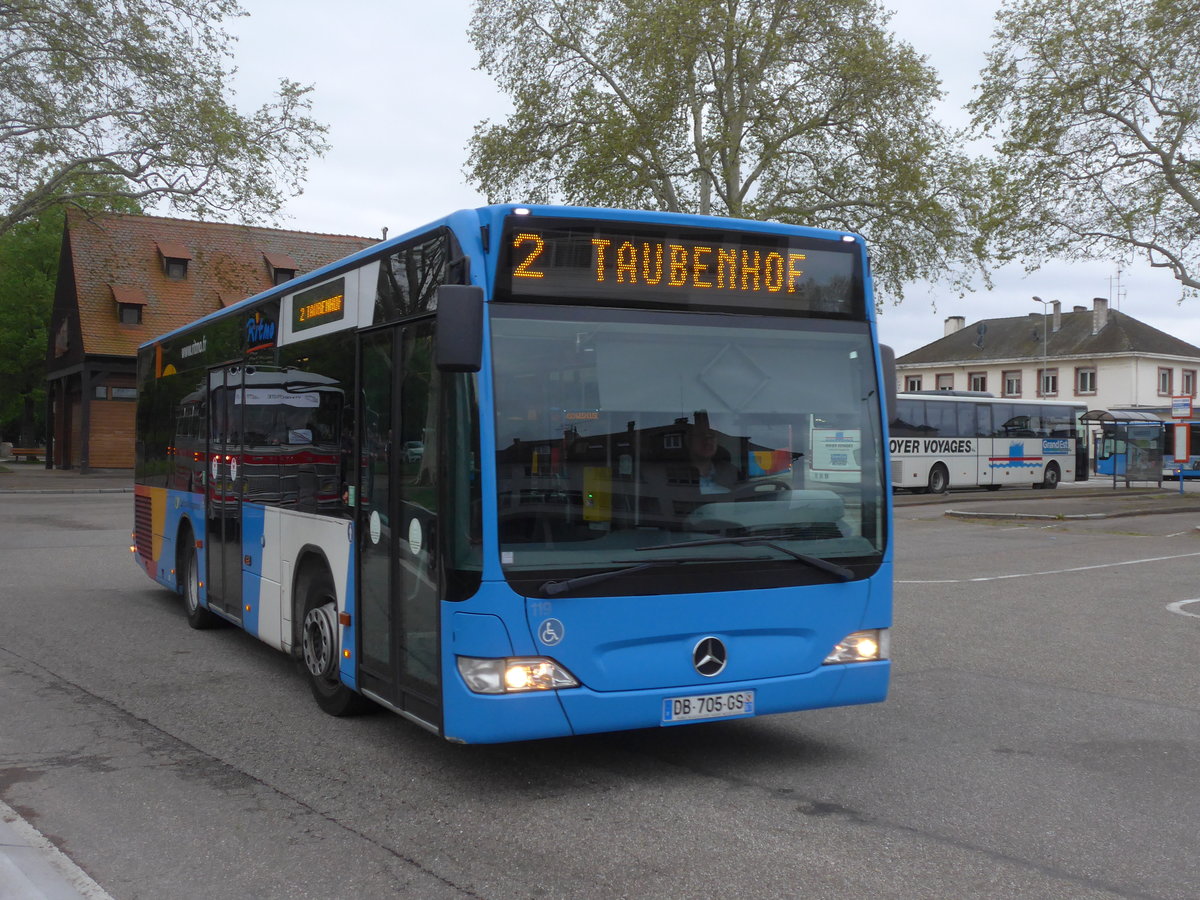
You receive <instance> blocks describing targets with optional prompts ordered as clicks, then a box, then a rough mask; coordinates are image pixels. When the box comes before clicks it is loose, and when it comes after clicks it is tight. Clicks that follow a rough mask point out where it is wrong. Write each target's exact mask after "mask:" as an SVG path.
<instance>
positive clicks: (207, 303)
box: [46, 210, 375, 471]
mask: <svg viewBox="0 0 1200 900" xmlns="http://www.w3.org/2000/svg"><path fill="white" fill-rule="evenodd" d="M373 243H375V242H374V241H373V240H371V239H369V238H363V237H353V236H347V235H327V234H311V233H307V232H299V231H281V230H279V229H273V228H258V227H253V226H246V225H227V224H223V223H216V222H193V221H188V220H184V219H169V218H162V217H158V216H135V215H123V214H115V213H105V214H100V215H96V214H92V215H89V214H86V213H83V212H80V211H78V210H72V211H69V212H68V214H67V223H66V228H65V229H64V232H63V243H62V253H61V256H60V259H59V270H58V283H57V287H56V290H55V297H54V310H53V313H52V314H51V320H50V340H49V348H48V356H47V367H46V368H47V375H46V378H47V381H48V383H49V390H48V391H47V396H48V400H47V403H48V406H49V410H48V415H47V421H48V422H49V423H50V428H49V431H50V434H51V447H50V448H48V459H47V464H48V465H50V464H53V465H54V466H56V467H60V468H74V467H79V468H80V469H81V470H83V471H86V470H87V469H89V468H132V466H133V451H134V437H133V431H134V408H135V404H134V403H133V402H132V401H133V400H134V399H135V396H136V379H135V375H136V370H135V364H136V355H137V348H138V346H139V345H141V344H143V343H145V342H146V341H148V340H150V339H152V338H154V337H156V336H158V335H160V334H163V333H165V332H168V331H171V330H173V329H175V328H179V327H180V326H182V325H185V324H187V323H188V322H191V321H193V320H195V319H198V318H200V317H201V316H204V315H207V314H208V313H211V312H214V311H216V310H218V309H220V308H222V307H223V306H228V305H230V304H231V303H236V302H237V301H239V300H243V299H245V298H246V297H249V296H251V295H253V294H257V293H259V292H260V291H263V290H266V289H267V288H269V287H271V286H272V285H274V284H278V283H280V282H281V281H285V280H288V279H290V278H293V277H295V276H296V275H297V274H299V273H303V272H309V271H312V270H313V269H317V268H319V267H321V266H323V265H326V264H328V263H331V262H334V261H335V260H338V259H341V258H342V257H344V256H349V255H350V254H352V253H356V252H358V251H359V250H362V249H364V248H365V247H368V246H370V245H371V244H373Z"/></svg>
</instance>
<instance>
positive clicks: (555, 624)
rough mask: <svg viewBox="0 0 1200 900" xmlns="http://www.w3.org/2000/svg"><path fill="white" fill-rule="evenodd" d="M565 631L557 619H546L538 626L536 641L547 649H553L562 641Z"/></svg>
mask: <svg viewBox="0 0 1200 900" xmlns="http://www.w3.org/2000/svg"><path fill="white" fill-rule="evenodd" d="M565 630H566V629H564V628H563V623H562V622H560V621H558V619H547V620H546V621H544V622H543V623H542V624H541V625H539V626H538V640H539V641H541V642H542V643H543V644H545V645H546V646H547V647H553V646H554V645H555V644H557V643H558V642H559V641H561V640H562V639H563V634H564V633H565Z"/></svg>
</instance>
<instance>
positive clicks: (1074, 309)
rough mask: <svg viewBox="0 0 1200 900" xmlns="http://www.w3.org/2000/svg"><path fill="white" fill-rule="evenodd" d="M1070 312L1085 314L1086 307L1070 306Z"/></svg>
mask: <svg viewBox="0 0 1200 900" xmlns="http://www.w3.org/2000/svg"><path fill="white" fill-rule="evenodd" d="M1071 312H1087V307H1086V306H1072V307H1071Z"/></svg>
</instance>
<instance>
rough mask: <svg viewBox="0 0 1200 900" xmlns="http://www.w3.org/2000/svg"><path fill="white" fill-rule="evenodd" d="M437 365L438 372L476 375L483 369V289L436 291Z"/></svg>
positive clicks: (455, 287) (453, 286)
mask: <svg viewBox="0 0 1200 900" xmlns="http://www.w3.org/2000/svg"><path fill="white" fill-rule="evenodd" d="M436 363H437V367H438V371H440V372H478V371H479V369H480V368H481V367H482V366H483V288H481V287H474V286H473V285H468V284H443V285H442V286H441V287H439V288H438V289H437V355H436Z"/></svg>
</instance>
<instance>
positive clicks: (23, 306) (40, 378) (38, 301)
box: [0, 208, 63, 444]
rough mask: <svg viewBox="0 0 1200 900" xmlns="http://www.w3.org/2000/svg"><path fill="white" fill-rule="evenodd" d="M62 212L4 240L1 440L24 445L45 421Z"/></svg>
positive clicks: (0, 251) (0, 249)
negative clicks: (48, 338)
mask: <svg viewBox="0 0 1200 900" xmlns="http://www.w3.org/2000/svg"><path fill="white" fill-rule="evenodd" d="M62 234H63V213H62V209H61V208H58V209H51V210H47V211H45V212H43V213H42V214H41V215H39V216H38V217H37V218H34V219H29V220H28V221H25V222H22V223H21V224H20V225H18V226H16V227H15V228H12V229H11V230H10V231H9V232H8V233H7V234H4V235H2V236H0V436H2V437H3V438H4V439H5V440H9V441H13V442H14V443H19V444H25V443H27V442H32V441H35V440H37V439H38V438H39V437H40V434H39V433H38V432H39V431H40V430H41V429H40V426H41V423H42V420H43V419H44V418H45V416H44V412H43V409H42V407H43V405H44V401H45V374H46V365H45V363H46V328H47V323H48V322H49V321H50V307H51V303H52V301H53V298H54V281H55V278H56V276H57V275H58V254H59V247H60V245H61V244H62Z"/></svg>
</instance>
